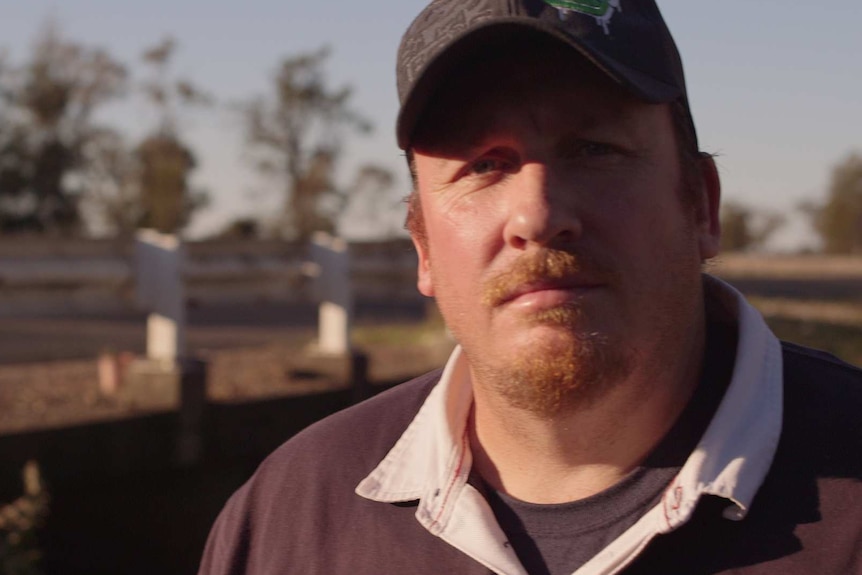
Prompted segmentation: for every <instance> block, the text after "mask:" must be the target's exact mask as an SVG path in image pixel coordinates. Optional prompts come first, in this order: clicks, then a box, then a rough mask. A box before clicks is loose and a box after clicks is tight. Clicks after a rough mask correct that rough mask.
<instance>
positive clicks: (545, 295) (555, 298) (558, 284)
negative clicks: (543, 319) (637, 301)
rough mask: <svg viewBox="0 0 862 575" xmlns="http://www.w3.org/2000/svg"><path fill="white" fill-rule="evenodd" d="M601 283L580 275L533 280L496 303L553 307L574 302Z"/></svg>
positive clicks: (499, 304)
mask: <svg viewBox="0 0 862 575" xmlns="http://www.w3.org/2000/svg"><path fill="white" fill-rule="evenodd" d="M603 285H604V284H602V283H601V282H599V281H593V280H587V279H585V278H581V277H570V278H559V279H553V280H548V279H546V280H539V281H533V282H528V283H525V284H521V285H519V286H517V287H515V288H514V289H512V290H511V291H510V292H508V293H506V294H504V295H503V296H502V297H501V298H499V300H498V302H497V303H496V305H497V306H503V305H514V306H517V307H525V308H536V309H541V308H545V307H553V306H557V305H562V304H567V303H572V302H575V301H577V300H579V299H581V298H583V297H584V296H585V295H586V294H588V293H590V292H592V291H595V290H597V289H599V288H601V287H602V286H603Z"/></svg>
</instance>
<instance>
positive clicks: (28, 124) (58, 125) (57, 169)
mask: <svg viewBox="0 0 862 575" xmlns="http://www.w3.org/2000/svg"><path fill="white" fill-rule="evenodd" d="M125 79H126V71H125V68H124V67H123V66H122V65H121V64H119V63H118V62H117V61H115V60H114V59H113V58H112V57H111V56H110V55H109V54H108V53H107V52H105V51H104V50H101V49H91V48H85V47H83V46H81V45H80V44H77V43H75V42H71V41H68V40H66V39H65V38H63V36H62V35H61V33H60V32H59V29H58V27H57V26H56V25H55V24H54V23H52V22H49V23H48V24H47V25H46V26H45V27H44V29H43V30H42V31H41V32H40V34H39V36H38V37H37V41H36V43H35V45H34V49H33V54H32V57H31V59H30V61H29V62H27V63H26V64H25V65H23V66H21V67H14V66H10V65H8V64H7V65H6V66H4V67H3V69H2V70H0V81H2V89H0V98H2V101H3V104H0V106H2V110H0V124H2V128H3V130H2V132H3V135H2V136H0V226H2V228H3V229H4V230H6V231H9V230H29V231H37V232H49V233H72V232H75V231H77V229H78V227H79V213H78V206H77V202H78V197H79V194H80V191H81V190H80V188H77V187H75V185H74V182H75V181H76V180H75V178H74V175H75V172H76V171H77V170H78V169H79V168H80V167H81V165H82V155H81V154H82V149H83V147H84V146H85V145H86V144H87V143H88V142H89V141H90V139H91V138H92V137H93V136H94V134H95V133H97V132H100V131H101V128H99V127H98V126H95V125H94V122H93V113H94V111H95V110H96V109H97V108H98V107H99V106H101V105H103V104H105V103H106V102H108V101H109V100H111V99H113V98H115V97H117V96H119V95H120V94H122V92H123V89H124V87H125Z"/></svg>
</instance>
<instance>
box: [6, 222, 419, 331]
mask: <svg viewBox="0 0 862 575" xmlns="http://www.w3.org/2000/svg"><path fill="white" fill-rule="evenodd" d="M186 249H187V252H186V255H187V263H186V266H185V269H184V272H183V277H184V279H185V282H186V298H187V300H188V303H189V304H190V305H193V306H207V305H219V304H230V303H244V302H308V303H314V302H315V300H314V298H313V297H312V293H311V291H312V289H311V282H309V281H308V279H307V277H306V276H305V275H304V274H303V273H302V272H303V262H304V261H306V258H307V255H308V252H307V248H306V247H305V246H303V245H298V244H289V243H285V242H276V241H272V242H266V241H209V242H190V243H188V244H186ZM350 252H351V261H352V263H351V269H350V276H351V283H352V286H353V289H354V290H355V294H356V296H357V297H359V298H363V299H370V300H380V301H396V302H397V301H415V300H416V299H417V298H419V295H418V293H417V292H416V287H415V285H416V255H415V253H414V251H413V247H412V245H411V244H410V242H409V241H406V240H398V241H391V242H375V243H357V244H351V246H350ZM134 261H135V260H134V244H133V242H132V241H129V242H113V241H96V240H44V239H37V240H36V239H34V240H20V239H15V240H9V239H4V240H3V241H0V317H14V316H19V317H20V316H28V317H30V316H52V315H67V314H78V313H86V314H99V313H112V312H122V311H131V310H136V309H138V308H137V305H136V300H135V275H134V274H135V265H134Z"/></svg>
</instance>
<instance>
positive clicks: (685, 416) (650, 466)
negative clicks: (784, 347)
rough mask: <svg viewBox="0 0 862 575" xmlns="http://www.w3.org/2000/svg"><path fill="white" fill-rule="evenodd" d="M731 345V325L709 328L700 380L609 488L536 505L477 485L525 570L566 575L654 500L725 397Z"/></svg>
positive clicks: (539, 574)
mask: <svg viewBox="0 0 862 575" xmlns="http://www.w3.org/2000/svg"><path fill="white" fill-rule="evenodd" d="M735 344H736V332H735V329H734V327H733V326H730V325H726V324H720V323H712V324H710V325H709V326H708V329H707V345H706V349H707V351H706V353H705V355H704V361H703V368H702V373H701V380H700V383H699V385H698V387H697V389H696V390H695V394H694V395H693V397H692V399H691V401H689V404H688V405H687V406H686V408H685V409H684V410H683V412H682V414H680V416H679V418H678V419H677V421H676V423H675V424H674V425H673V427H672V428H671V430H670V431H669V432H668V433H667V435H666V436H665V437H664V438H663V439H662V441H661V442H660V443H659V445H658V446H657V447H656V448H655V449H654V450H653V452H652V453H651V454H650V455H649V457H647V459H646V460H645V461H644V462H643V463H642V464H641V465H640V466H639V467H637V468H636V469H634V470H633V471H632V472H631V473H629V474H628V475H627V476H626V477H625V478H623V480H622V481H620V482H618V483H617V484H615V485H613V486H612V487H610V488H609V489H606V490H605V491H602V492H601V493H597V494H596V495H593V496H592V497H588V498H586V499H581V500H578V501H573V502H571V503H561V504H554V505H538V504H533V503H526V502H524V501H519V500H517V499H515V498H513V497H510V496H508V495H506V494H504V493H500V492H497V491H494V490H492V489H489V488H487V487H486V486H485V485H482V487H481V488H482V489H483V491H484V493H485V496H486V498H487V499H488V502H489V504H490V505H491V508H492V509H493V510H494V514H495V516H496V517H497V521H498V522H499V523H500V526H501V527H502V529H503V531H504V532H505V533H506V535H507V536H508V538H509V544H510V545H512V547H513V548H514V549H515V552H516V553H517V554H518V557H519V558H520V560H521V562H522V563H523V564H524V567H525V568H526V569H527V571H528V572H529V573H530V574H531V575H569V574H571V573H573V572H574V571H575V570H577V569H578V568H579V567H580V566H582V565H583V564H584V563H586V562H587V561H589V560H590V559H591V558H592V557H593V556H595V555H596V554H597V553H598V552H599V551H601V550H602V549H604V548H605V547H606V546H607V545H608V544H609V543H611V542H612V541H613V540H614V539H616V538H617V537H618V536H619V535H621V534H622V533H623V532H624V531H625V530H626V529H628V528H629V527H631V526H632V525H634V523H635V522H637V520H638V519H640V518H641V517H642V516H643V515H644V514H645V513H646V512H647V511H648V510H649V509H651V508H652V507H653V506H654V505H655V504H657V503H658V501H659V500H660V499H661V497H662V494H663V493H664V490H665V489H666V487H667V486H668V484H670V482H671V481H672V480H673V478H674V477H675V476H676V474H677V473H678V472H679V470H680V468H681V467H682V466H683V464H684V463H685V461H686V459H687V458H688V456H689V454H690V453H691V451H692V450H693V449H694V448H695V446H696V445H697V443H698V441H699V440H700V438H701V436H702V435H703V433H704V431H705V430H706V427H707V425H708V424H709V421H710V420H711V419H712V415H713V414H714V413H715V410H716V408H717V407H718V404H719V403H720V401H721V398H722V397H723V395H724V391H725V390H726V388H727V384H728V383H729V381H730V375H731V370H732V367H733V358H734V355H735V347H736V345H735ZM478 482H480V483H481V482H482V480H481V479H478Z"/></svg>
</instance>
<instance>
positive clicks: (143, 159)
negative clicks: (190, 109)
mask: <svg viewBox="0 0 862 575" xmlns="http://www.w3.org/2000/svg"><path fill="white" fill-rule="evenodd" d="M176 46H177V45H176V42H175V41H174V39H173V38H166V39H165V40H163V41H162V42H161V43H159V44H157V45H156V46H154V47H152V48H150V49H148V50H146V51H145V52H144V54H143V60H144V62H145V63H146V64H147V66H148V67H149V68H150V78H149V79H148V80H147V81H146V82H145V83H144V93H145V95H146V96H147V99H148V100H149V102H150V103H151V104H152V106H153V107H154V108H155V110H156V112H157V114H158V120H157V122H158V124H157V126H156V128H155V130H153V131H152V132H151V133H150V135H149V136H147V137H146V138H145V139H144V141H143V142H141V143H140V145H139V146H138V147H137V148H136V150H135V155H136V158H137V161H138V164H139V169H138V174H139V177H140V179H139V186H140V189H139V194H140V198H141V204H142V214H141V221H140V224H141V225H142V226H143V227H150V228H155V229H157V230H160V231H163V232H176V231H179V230H180V229H182V228H183V227H185V226H186V224H188V222H189V220H190V218H191V216H192V214H193V213H194V212H195V211H196V210H198V209H199V208H202V207H204V206H205V205H207V203H208V199H207V195H206V193H205V192H203V191H200V190H192V189H191V186H190V184H189V177H190V176H191V172H192V171H193V170H194V168H195V166H196V164H197V162H196V159H195V156H194V153H193V152H192V150H191V149H190V148H189V147H188V146H187V145H186V143H185V142H184V141H183V140H182V138H181V136H180V133H179V132H180V130H179V124H178V119H177V118H178V114H179V110H180V109H181V108H183V107H186V106H191V105H208V104H210V102H211V99H210V98H209V96H207V95H206V94H205V93H204V92H203V91H201V90H200V89H199V88H198V87H196V86H195V85H194V84H193V83H191V82H190V81H189V80H185V79H172V78H171V74H170V63H171V60H172V58H173V56H174V54H175V52H176Z"/></svg>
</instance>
